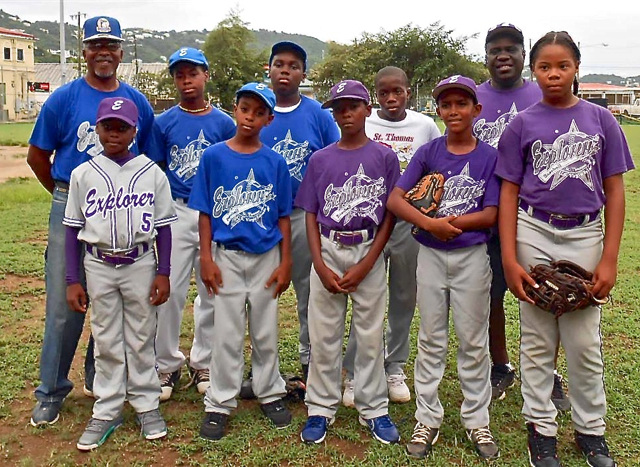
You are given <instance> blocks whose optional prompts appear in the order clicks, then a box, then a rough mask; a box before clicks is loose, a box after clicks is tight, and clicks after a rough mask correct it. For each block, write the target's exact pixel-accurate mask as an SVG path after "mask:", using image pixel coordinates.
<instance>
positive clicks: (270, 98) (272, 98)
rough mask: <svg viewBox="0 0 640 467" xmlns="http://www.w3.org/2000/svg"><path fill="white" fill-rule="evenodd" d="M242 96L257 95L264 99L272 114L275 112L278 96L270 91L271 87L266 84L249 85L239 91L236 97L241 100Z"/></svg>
mask: <svg viewBox="0 0 640 467" xmlns="http://www.w3.org/2000/svg"><path fill="white" fill-rule="evenodd" d="M242 94H255V95H256V96H258V97H259V98H260V99H262V101H263V102H264V103H265V105H266V106H267V107H268V108H269V110H271V112H273V109H274V108H275V106H276V95H275V94H274V93H273V91H272V90H271V89H269V86H267V85H266V84H264V83H247V84H245V85H244V86H242V87H241V88H240V89H238V92H236V97H237V98H240V96H241V95H242Z"/></svg>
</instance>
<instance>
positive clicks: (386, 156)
mask: <svg viewBox="0 0 640 467" xmlns="http://www.w3.org/2000/svg"><path fill="white" fill-rule="evenodd" d="M399 175H400V165H399V163H398V159H397V157H396V155H395V153H394V152H393V151H392V150H391V149H389V148H387V147H385V146H383V145H380V144H377V143H374V142H372V141H369V142H368V143H367V144H366V145H365V146H363V147H361V148H358V149H353V150H345V149H340V148H339V147H338V145H337V144H335V143H334V144H332V145H330V146H327V147H326V148H324V149H322V150H320V151H318V152H316V153H315V154H314V155H313V156H312V157H311V160H310V161H309V167H308V169H307V175H306V176H305V178H304V180H303V181H302V185H300V190H299V191H298V195H297V197H296V200H295V205H296V206H297V207H300V208H302V209H304V210H305V211H307V212H312V213H315V214H316V217H317V220H318V223H320V224H323V225H325V226H326V227H329V228H330V229H333V230H341V231H350V230H361V229H366V228H369V227H376V226H378V225H380V224H381V223H382V220H383V219H384V215H385V212H386V203H387V198H388V197H389V193H390V192H391V189H392V187H393V185H394V184H395V182H396V180H397V179H398V177H399Z"/></svg>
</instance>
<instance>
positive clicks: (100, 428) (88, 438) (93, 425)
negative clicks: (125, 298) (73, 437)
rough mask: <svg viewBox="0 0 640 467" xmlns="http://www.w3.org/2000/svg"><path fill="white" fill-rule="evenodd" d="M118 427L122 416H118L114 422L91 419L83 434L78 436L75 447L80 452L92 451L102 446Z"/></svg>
mask: <svg viewBox="0 0 640 467" xmlns="http://www.w3.org/2000/svg"><path fill="white" fill-rule="evenodd" d="M120 425H122V416H119V417H118V418H116V419H115V420H98V419H97V418H91V420H89V423H88V424H87V427H86V428H85V430H84V433H82V436H80V439H79V440H78V444H77V445H76V447H77V448H78V449H79V450H80V451H92V450H94V449H96V448H97V447H99V446H101V445H102V444H104V442H105V441H106V440H107V438H108V437H109V436H111V433H113V432H114V430H115V429H116V428H118V427H119V426H120Z"/></svg>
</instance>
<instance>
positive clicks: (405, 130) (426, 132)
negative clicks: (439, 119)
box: [365, 109, 441, 167]
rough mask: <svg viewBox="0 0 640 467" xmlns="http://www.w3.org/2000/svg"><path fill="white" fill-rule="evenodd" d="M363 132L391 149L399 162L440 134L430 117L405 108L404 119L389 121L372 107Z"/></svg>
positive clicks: (408, 157) (407, 159) (408, 158)
mask: <svg viewBox="0 0 640 467" xmlns="http://www.w3.org/2000/svg"><path fill="white" fill-rule="evenodd" d="M365 132H366V133H367V136H368V137H369V138H370V139H372V140H373V141H376V142H378V143H382V144H384V145H385V146H388V147H390V148H391V149H393V151H394V152H395V153H396V155H397V156H398V160H399V161H400V163H408V162H409V161H410V160H411V158H412V157H413V155H414V154H415V152H416V151H417V150H418V148H419V147H420V146H422V145H423V144H425V143H428V142H429V141H431V140H432V139H435V138H437V137H439V136H440V135H441V134H440V129H439V128H438V126H437V125H436V123H435V122H434V121H433V119H432V118H431V117H429V116H428V115H424V114H421V113H418V112H415V111H413V110H407V116H406V117H405V118H404V120H401V121H399V122H390V121H388V120H383V119H381V118H380V117H379V116H378V109H373V110H372V112H371V117H369V118H367V121H366V123H365ZM403 167H404V165H403Z"/></svg>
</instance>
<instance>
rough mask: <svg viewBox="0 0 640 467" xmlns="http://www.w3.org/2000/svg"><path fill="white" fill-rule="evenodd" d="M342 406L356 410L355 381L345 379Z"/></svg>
mask: <svg viewBox="0 0 640 467" xmlns="http://www.w3.org/2000/svg"><path fill="white" fill-rule="evenodd" d="M342 405H344V406H345V407H351V408H354V407H355V406H356V402H355V394H354V392H353V379H351V378H345V380H344V392H343V393H342Z"/></svg>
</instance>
